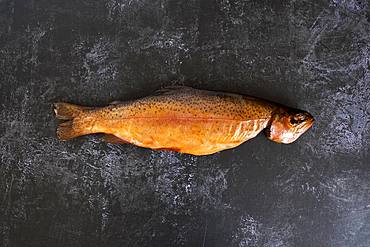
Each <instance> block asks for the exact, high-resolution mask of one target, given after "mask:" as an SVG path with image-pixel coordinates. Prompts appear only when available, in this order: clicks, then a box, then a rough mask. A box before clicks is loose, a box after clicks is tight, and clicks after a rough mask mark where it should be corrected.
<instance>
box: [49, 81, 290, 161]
mask: <svg viewBox="0 0 370 247" xmlns="http://www.w3.org/2000/svg"><path fill="white" fill-rule="evenodd" d="M58 104H59V105H58ZM58 104H57V105H56V114H57V117H58V116H59V118H61V119H64V120H69V121H68V122H69V123H70V124H65V126H67V127H63V123H62V126H61V127H60V128H58V137H59V139H61V140H68V139H71V138H74V137H77V136H80V135H86V134H93V133H105V134H110V135H114V136H116V137H118V138H120V139H122V140H123V141H124V142H128V143H132V144H134V145H137V146H141V147H145V148H151V149H159V150H173V151H176V152H181V153H187V154H193V155H208V154H213V153H216V152H219V151H221V150H225V149H229V148H233V147H236V146H238V145H240V144H242V143H243V142H245V141H247V140H249V139H251V138H253V137H255V136H256V135H257V134H258V133H259V132H261V131H262V130H263V129H265V128H266V127H267V126H268V125H269V123H270V122H271V120H272V117H273V115H274V114H275V113H276V112H286V109H287V108H286V107H283V106H280V105H279V104H275V103H272V102H269V101H265V100H262V99H257V98H253V97H248V96H243V95H238V94H231V93H224V92H215V91H206V90H198V89H193V88H189V87H175V88H167V89H164V90H160V91H158V92H156V93H155V94H154V95H151V96H148V97H144V98H141V99H138V100H134V101H128V102H117V103H115V104H112V105H109V106H107V107H102V108H78V106H74V107H75V109H78V111H79V113H73V114H71V117H68V116H67V117H66V116H65V115H60V114H58V112H62V110H63V104H64V103H58ZM58 107H59V110H58ZM68 122H67V123H68ZM279 126H280V125H279ZM279 128H281V127H279ZM275 132H276V130H275ZM275 132H271V133H275ZM270 139H273V138H272V137H271V138H270ZM284 140H285V139H284Z"/></svg>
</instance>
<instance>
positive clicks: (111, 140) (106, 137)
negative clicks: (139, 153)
mask: <svg viewBox="0 0 370 247" xmlns="http://www.w3.org/2000/svg"><path fill="white" fill-rule="evenodd" d="M102 140H103V141H104V142H107V143H111V144H127V143H129V142H128V141H125V140H123V139H121V138H119V137H117V136H115V135H109V134H106V135H104V136H103V138H102Z"/></svg>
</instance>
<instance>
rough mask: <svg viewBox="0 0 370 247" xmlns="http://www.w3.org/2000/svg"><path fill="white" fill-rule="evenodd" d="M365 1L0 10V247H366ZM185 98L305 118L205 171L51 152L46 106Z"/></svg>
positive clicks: (369, 189)
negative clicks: (295, 133) (194, 94)
mask: <svg viewBox="0 0 370 247" xmlns="http://www.w3.org/2000/svg"><path fill="white" fill-rule="evenodd" d="M369 8H370V6H369V2H368V1H366V0H357V1H356V0H350V1H341V0H333V1H310V0H305V1H298V0H297V1H295V0H291V1H260V0H255V1H243V0H237V1H232V0H186V1H185V0H183V1H181V0H105V1H103V0H100V1H91V0H89V1H88V0H81V1H77V0H63V1H62V0H11V1H9V0H1V1H0V58H1V59H0V80H1V84H0V97H1V98H0V103H1V104H0V109H1V111H0V119H1V125H0V157H1V159H0V162H1V165H0V246H5V247H9V246H22V247H24V246H51V247H52V246H215V247H218V246H265V247H269V246H284V247H285V246H292V247H296V246H315V247H316V246H333V247H334V246H335V247H342V246H351V247H360V246H361V247H368V246H370V161H369V160H370V154H369V153H370V85H369V83H370V76H369V75H370V73H369V70H370V61H369V47H370V12H369ZM166 85H188V86H194V87H197V88H202V89H212V90H223V91H230V92H236V93H242V94H250V95H254V96H260V97H264V98H267V99H270V100H274V101H278V102H280V103H284V104H287V105H290V106H294V107H299V108H302V109H306V110H308V111H309V112H311V113H312V114H313V115H314V116H315V117H316V120H317V121H316V124H315V126H314V127H313V128H312V129H311V130H310V131H309V132H307V133H306V134H305V135H304V136H302V137H301V138H300V139H299V140H298V141H297V142H296V143H294V144H292V145H279V144H276V143H273V142H270V141H268V140H267V139H266V138H265V137H264V136H263V135H260V136H258V137H257V138H255V139H253V140H251V141H249V142H247V143H245V144H243V145H241V146H240V147H238V148H236V149H233V150H228V151H224V152H221V153H218V154H215V155H212V156H207V157H194V156H190V155H183V154H178V153H172V152H159V151H151V150H147V149H142V148H137V147H134V146H130V145H111V144H105V143H102V142H101V141H99V138H98V136H89V137H83V138H79V139H76V140H73V141H70V142H67V143H61V142H59V141H57V140H56V137H55V128H56V125H57V121H56V120H55V119H54V116H53V112H52V107H51V103H52V102H55V101H68V102H73V103H78V104H84V105H96V106H100V105H104V104H107V103H108V102H111V101H113V100H128V99H134V98H137V97H141V96H144V95H148V94H150V93H152V92H153V91H154V90H156V89H158V88H161V87H163V86H166Z"/></svg>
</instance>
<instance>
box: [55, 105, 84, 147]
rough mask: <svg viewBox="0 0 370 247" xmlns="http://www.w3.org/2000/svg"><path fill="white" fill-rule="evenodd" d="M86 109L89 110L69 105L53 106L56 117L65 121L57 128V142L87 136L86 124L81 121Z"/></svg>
mask: <svg viewBox="0 0 370 247" xmlns="http://www.w3.org/2000/svg"><path fill="white" fill-rule="evenodd" d="M88 109H91V108H88V107H83V106H78V105H73V104H69V103H55V104H54V112H55V115H56V117H57V118H58V119H61V120H67V121H65V122H63V123H61V124H59V126H58V129H57V136H58V138H59V140H63V141H67V140H69V139H72V138H75V137H78V136H82V135H86V134H89V133H88V132H87V130H88V129H87V128H86V126H87V125H88V123H86V122H85V121H83V117H84V115H85V114H84V113H85V112H86V110H88Z"/></svg>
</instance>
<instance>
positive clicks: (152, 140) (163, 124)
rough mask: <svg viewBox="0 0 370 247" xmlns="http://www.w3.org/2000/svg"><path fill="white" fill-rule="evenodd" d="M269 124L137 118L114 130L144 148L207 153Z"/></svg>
mask: <svg viewBox="0 0 370 247" xmlns="http://www.w3.org/2000/svg"><path fill="white" fill-rule="evenodd" d="M266 124H267V123H266V121H265V120H247V121H238V120H222V119H193V118H192V119H187V118H135V119H126V121H124V122H122V123H121V124H120V126H119V128H116V129H115V130H114V131H112V132H113V134H114V135H116V136H117V137H119V138H122V139H123V140H125V141H127V142H130V143H132V144H135V145H137V146H141V147H146V148H152V149H167V150H174V151H177V152H182V153H188V154H194V155H205V154H212V153H215V152H218V151H221V150H224V149H229V148H233V147H236V146H238V145H240V144H241V143H243V142H245V141H246V140H248V139H251V138H253V137H255V136H256V135H257V134H258V133H259V132H260V131H261V130H262V129H263V128H265V127H266Z"/></svg>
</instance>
